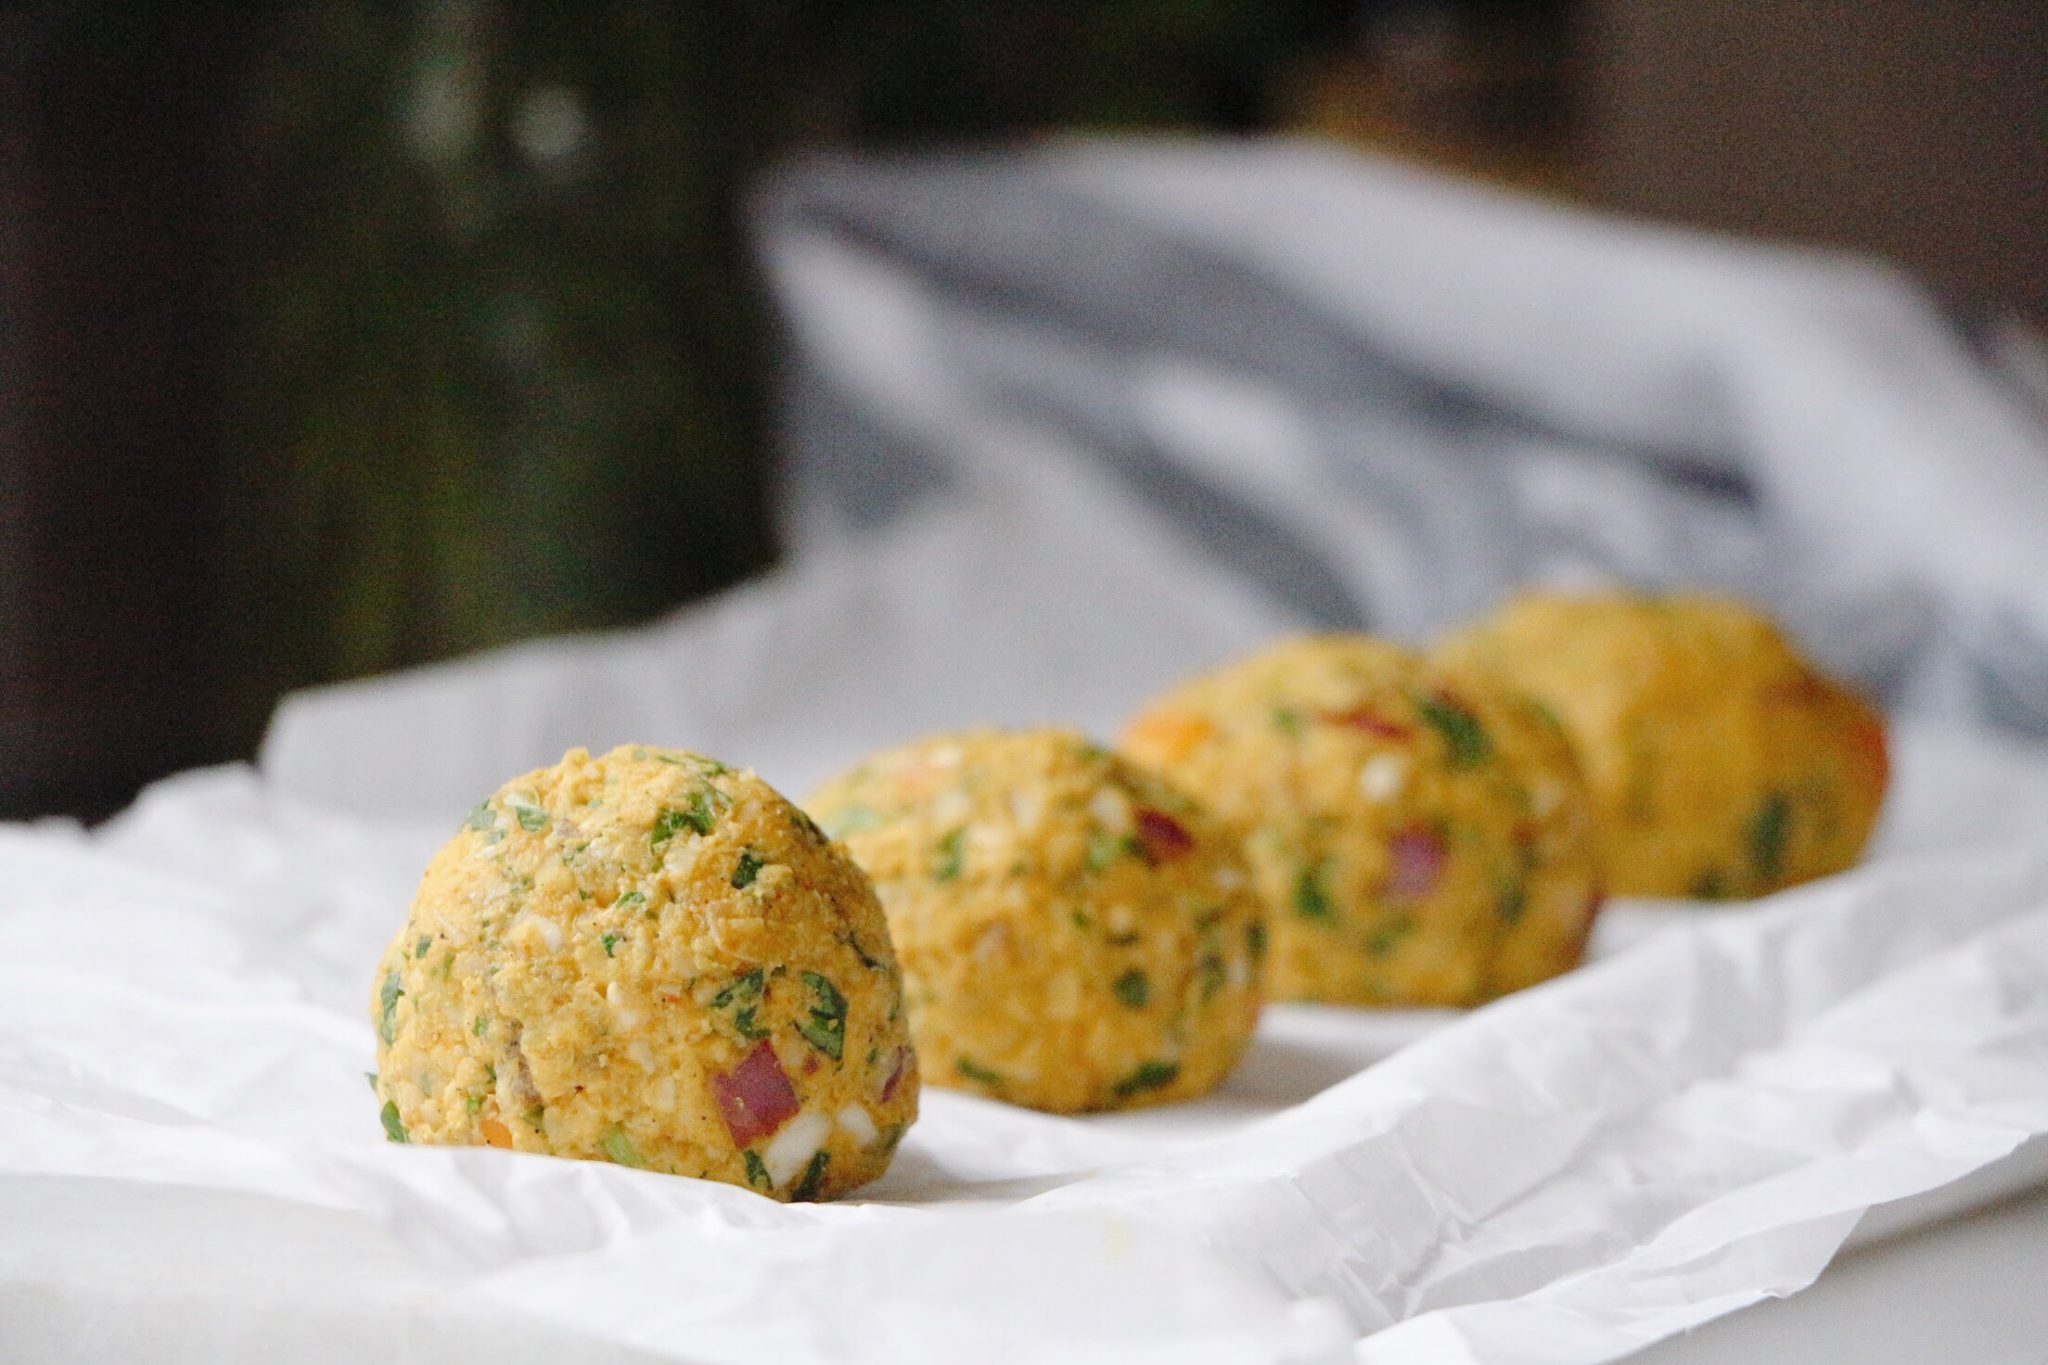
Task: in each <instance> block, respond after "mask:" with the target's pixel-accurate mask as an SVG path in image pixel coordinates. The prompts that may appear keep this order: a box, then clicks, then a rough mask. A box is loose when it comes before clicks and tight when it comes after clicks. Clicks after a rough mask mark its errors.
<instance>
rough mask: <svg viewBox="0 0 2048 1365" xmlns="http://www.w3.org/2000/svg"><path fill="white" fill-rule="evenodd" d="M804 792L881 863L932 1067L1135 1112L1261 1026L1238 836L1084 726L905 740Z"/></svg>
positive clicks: (866, 862) (972, 1084)
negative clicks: (1085, 732)
mask: <svg viewBox="0 0 2048 1365" xmlns="http://www.w3.org/2000/svg"><path fill="white" fill-rule="evenodd" d="M810 809H811V810H812V811H813V812H814V813H815V814H816V815H817V817H818V819H819V821H820V823H822V824H823V825H824V826H825V828H826V829H828V830H830V831H831V832H832V834H833V835H834V836H835V837H837V838H839V839H842V840H844V841H845V844H846V846H847V848H848V849H849V850H850V851H851V852H852V854H853V856H854V858H855V859H856V860H857V861H858V862H859V863H860V865H861V866H862V867H863V868H865V869H866V870H867V873H868V875H869V876H870V877H872V878H873V879H874V883H875V889H876V891H877V892H878V893H879V895H880V896H881V899H882V905H883V908H884V909H885V910H886V911H887V913H888V917H889V929H890V933H891V934H892V936H893V937H894V939H895V942H896V946H897V951H898V952H899V953H901V955H902V960H903V973H904V979H905V986H904V994H905V1000H906V1002H907V1005H908V1008H909V1011H910V1023H911V1030H912V1033H913V1035H914V1036H915V1037H916V1039H917V1047H918V1053H919V1056H920V1057H921V1058H922V1060H923V1064H924V1067H925V1074H926V1077H927V1079H928V1080H930V1082H931V1083H932V1084H935V1085H948V1086H954V1087H957V1088H961V1089H966V1090H971V1091H975V1092H978V1093H980V1094H984V1095H988V1096H992V1097H994V1098H997V1099H1002V1100H1007V1101H1010V1102H1011V1103H1015V1104H1022V1105H1029V1106H1031V1107H1033V1108H1038V1109H1046V1110H1051V1111H1054V1112H1061V1113H1072V1112H1079V1111H1084V1110H1097V1109H1116V1108H1125V1107H1129V1106H1134V1105H1140V1104H1152V1103H1157V1102H1160V1101H1165V1100H1177V1099H1186V1098H1190V1097H1192V1096H1196V1095H1200V1094H1202V1093H1204V1092H1205V1091H1207V1090H1209V1089H1210V1088H1211V1087H1213V1086H1214V1085H1215V1084H1216V1083H1217V1082H1218V1081H1220V1080H1221V1079H1222V1078H1223V1076H1224V1075H1225V1074H1226V1073H1227V1072H1228V1071H1229V1070H1230V1069H1231V1067H1232V1066H1233V1065H1235V1064H1236V1062H1237V1060H1238V1058H1239V1056H1240V1055H1242V1053H1243V1052H1244V1049H1245V1046H1246V1044H1247V1043H1249V1042H1250V1040H1251V1036H1252V1031H1253V1029H1254V1027H1255V1026H1256V1024H1257V1022H1258V1015H1259V1003H1260V989H1259V980H1258V976H1259V973H1258V959H1259V955H1260V953H1261V952H1262V950H1263V937H1264V930H1263V926H1262V924H1261V920H1260V908H1259V904H1258V901H1257V899H1256V898H1255V897H1254V896H1253V895H1252V893H1251V890H1250V884H1249V880H1248V878H1247V876H1246V872H1245V868H1244V866H1243V863H1242V861H1241V859H1240V854H1239V851H1238V848H1237V845H1236V842H1235V841H1234V840H1233V839H1232V838H1230V837H1229V836H1228V835H1227V834H1226V833H1225V832H1224V831H1222V830H1221V829H1220V828H1218V827H1217V826H1216V825H1214V824H1213V823H1212V822H1211V821H1210V820H1209V819H1208V818H1207V817H1206V816H1205V815H1204V814H1203V813H1202V812H1201V811H1200V810H1199V809H1198V808H1196V807H1195V805H1194V804H1193V803H1191V802H1190V801H1188V800H1187V798H1186V797H1184V796H1182V795H1181V794H1180V793H1178V792H1176V791H1175V790H1173V788H1171V787H1170V786H1168V785H1167V784H1166V783H1165V782H1163V781H1161V780H1160V779H1159V778H1157V777H1155V776H1153V775H1152V774H1150V773H1147V772H1144V771H1141V770H1140V769H1138V768H1136V767H1134V766H1133V765H1131V764H1130V763H1127V762H1125V761H1124V760H1122V759H1120V758H1117V757H1116V756H1114V755H1112V754H1110V753H1108V752H1107V751H1105V750H1104V749H1102V748H1101V747H1099V746H1097V745H1095V744H1091V743H1090V742H1088V740H1087V739H1085V738H1084V737H1082V736H1081V735H1078V734H1074V733H1071V732H1068V731H1064V730H1033V731H1026V732H1020V733H999V732H995V731H980V732H975V733H969V734H960V735H949V736H941V737H938V738H934V739H928V740H925V741H923V742H921V743H916V744H909V745H905V746H903V747H901V748H896V749H891V750H888V751H886V752H884V753H880V754H876V755H874V756H873V757H871V758H869V759H868V760H867V761H866V762H864V763H862V764H860V765H859V766H858V767H856V768H854V769H853V770H852V771H850V772H848V773H846V774H844V775H843V776H841V777H839V778H836V779H834V780H833V781H831V782H829V783H827V784H826V785H825V786H824V787H823V788H821V789H820V790H819V791H818V792H817V793H816V794H814V795H813V797H812V798H811V801H810Z"/></svg>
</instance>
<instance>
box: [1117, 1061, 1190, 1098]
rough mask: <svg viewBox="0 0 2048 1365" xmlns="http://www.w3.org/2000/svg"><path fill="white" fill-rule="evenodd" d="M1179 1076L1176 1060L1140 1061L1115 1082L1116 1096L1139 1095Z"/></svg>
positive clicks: (1171, 1082) (1165, 1084)
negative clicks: (1134, 1069) (1136, 1066)
mask: <svg viewBox="0 0 2048 1365" xmlns="http://www.w3.org/2000/svg"><path fill="white" fill-rule="evenodd" d="M1179 1078H1180V1064H1179V1063H1178V1062H1140V1063H1138V1069H1137V1070H1136V1071H1133V1072H1132V1073H1131V1074H1130V1075H1128V1076H1126V1077H1124V1078H1123V1079H1122V1080H1120V1081H1118V1082H1117V1083H1116V1093H1117V1097H1118V1098H1119V1099H1129V1098H1130V1097H1131V1096H1132V1095H1141V1094H1143V1093H1144V1092H1145V1091H1147V1090H1157V1089H1159V1088H1160V1087H1161V1086H1168V1085H1172V1084H1173V1083H1174V1082H1175V1081H1176V1080H1178V1079H1179Z"/></svg>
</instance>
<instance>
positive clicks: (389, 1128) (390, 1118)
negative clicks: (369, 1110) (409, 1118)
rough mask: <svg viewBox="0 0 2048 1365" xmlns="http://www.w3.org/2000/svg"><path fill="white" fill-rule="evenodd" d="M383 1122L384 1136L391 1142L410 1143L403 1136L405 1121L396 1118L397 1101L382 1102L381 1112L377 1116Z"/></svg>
mask: <svg viewBox="0 0 2048 1365" xmlns="http://www.w3.org/2000/svg"><path fill="white" fill-rule="evenodd" d="M377 1117H378V1118H380V1119H382V1120H383V1121H384V1136H385V1137H386V1138H387V1139H389V1140H390V1141H392V1142H410V1141H412V1139H411V1138H409V1137H407V1136H406V1135H405V1120H403V1119H401V1118H399V1117H398V1101H396V1100H386V1101H384V1108H383V1110H382V1111H381V1112H380V1113H379V1114H378V1115H377Z"/></svg>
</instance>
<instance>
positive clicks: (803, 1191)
mask: <svg viewBox="0 0 2048 1365" xmlns="http://www.w3.org/2000/svg"><path fill="white" fill-rule="evenodd" d="M831 1160H832V1154H831V1153H830V1152H826V1151H820V1152H819V1153H818V1154H817V1155H816V1156H813V1157H812V1158H811V1164H810V1165H808V1166H806V1167H804V1178H803V1179H802V1180H799V1181H797V1182H796V1188H795V1189H793V1190H791V1191H790V1192H789V1197H790V1198H791V1199H794V1200H796V1201H797V1202H798V1203H802V1202H804V1201H806V1200H811V1199H816V1198H817V1197H818V1191H819V1189H820V1188H821V1187H823V1185H824V1184H825V1167H826V1165H827V1164H828V1163H829V1162H830V1161H831Z"/></svg>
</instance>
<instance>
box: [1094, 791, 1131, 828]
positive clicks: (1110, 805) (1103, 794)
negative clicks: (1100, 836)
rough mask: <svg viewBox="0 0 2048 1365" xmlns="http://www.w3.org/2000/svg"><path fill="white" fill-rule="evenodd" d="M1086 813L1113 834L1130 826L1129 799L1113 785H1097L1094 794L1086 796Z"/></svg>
mask: <svg viewBox="0 0 2048 1365" xmlns="http://www.w3.org/2000/svg"><path fill="white" fill-rule="evenodd" d="M1088 813H1089V814H1090V815H1092V816H1094V817H1095V823H1096V824H1098V825H1101V826H1102V827H1103V828H1104V829H1106V830H1109V831H1110V832H1111V833H1113V834H1121V833H1123V832H1124V831H1125V830H1127V829H1129V828H1130V827H1131V803H1130V799H1129V798H1128V797H1126V796H1125V795H1124V794H1123V793H1122V792H1120V791H1118V790H1117V789H1116V788H1115V787H1099V788H1097V789H1096V792H1095V795H1094V796H1092V797H1090V798H1088Z"/></svg>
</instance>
